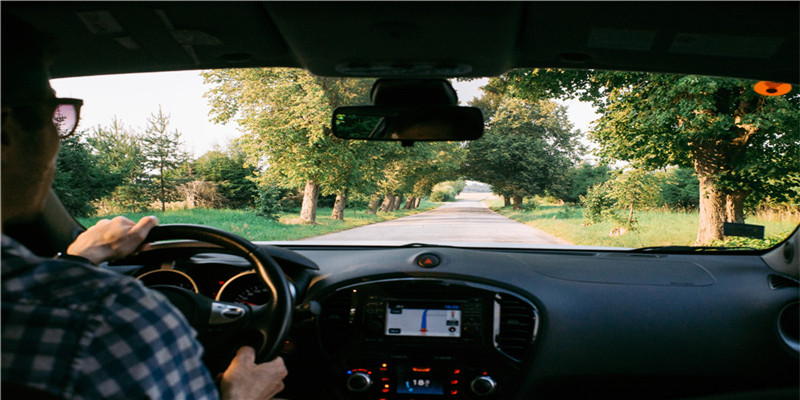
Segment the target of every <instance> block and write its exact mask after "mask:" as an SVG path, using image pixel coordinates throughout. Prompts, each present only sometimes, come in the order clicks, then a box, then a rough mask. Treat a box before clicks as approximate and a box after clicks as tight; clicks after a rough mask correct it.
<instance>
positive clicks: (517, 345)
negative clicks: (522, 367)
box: [495, 294, 538, 361]
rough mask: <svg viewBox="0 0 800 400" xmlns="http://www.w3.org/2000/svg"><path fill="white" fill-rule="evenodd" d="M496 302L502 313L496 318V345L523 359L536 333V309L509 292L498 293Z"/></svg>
mask: <svg viewBox="0 0 800 400" xmlns="http://www.w3.org/2000/svg"><path fill="white" fill-rule="evenodd" d="M495 302H496V304H497V307H496V309H499V313H500V315H499V318H496V323H497V331H496V336H495V346H496V347H497V349H498V350H500V351H501V352H503V353H504V354H505V355H507V356H509V357H511V358H513V359H514V360H516V361H521V360H522V359H523V357H524V356H525V353H526V352H527V350H528V348H529V347H530V346H531V344H532V343H533V339H534V338H535V335H536V327H537V323H538V321H537V315H536V310H535V309H534V308H533V306H531V305H530V304H528V303H527V302H525V301H523V300H520V299H518V298H516V297H513V296H511V295H508V294H498V295H497V296H496V297H495Z"/></svg>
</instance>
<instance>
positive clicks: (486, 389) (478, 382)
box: [469, 376, 497, 396]
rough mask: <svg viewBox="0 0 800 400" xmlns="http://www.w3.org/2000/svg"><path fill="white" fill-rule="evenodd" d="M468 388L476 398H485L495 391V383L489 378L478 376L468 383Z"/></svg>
mask: <svg viewBox="0 0 800 400" xmlns="http://www.w3.org/2000/svg"><path fill="white" fill-rule="evenodd" d="M469 388H470V389H472V393H475V395H477V396H487V395H490V394H492V393H494V391H495V390H496V389H497V382H495V381H494V379H492V378H491V377H489V376H479V377H477V378H475V379H473V380H472V382H470V384H469Z"/></svg>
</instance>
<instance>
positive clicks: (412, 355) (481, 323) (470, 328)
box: [319, 279, 538, 400]
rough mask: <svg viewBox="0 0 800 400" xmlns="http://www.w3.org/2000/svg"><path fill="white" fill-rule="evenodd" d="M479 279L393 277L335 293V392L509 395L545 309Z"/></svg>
mask: <svg viewBox="0 0 800 400" xmlns="http://www.w3.org/2000/svg"><path fill="white" fill-rule="evenodd" d="M476 286H478V285H473V284H469V285H467V284H460V283H456V282H452V281H448V282H444V281H439V280H433V279H431V280H427V281H420V280H419V279H417V280H414V281H404V280H391V281H381V282H371V283H365V284H358V285H353V286H350V287H347V288H343V289H340V290H339V291H337V292H336V293H335V294H334V295H332V296H329V297H328V298H327V299H326V300H324V301H323V312H322V315H321V316H320V319H319V334H320V339H321V343H322V345H323V350H325V351H326V352H328V353H329V355H331V356H332V358H334V359H337V360H338V361H337V362H336V365H331V366H329V367H330V368H332V369H331V372H333V373H334V376H339V378H336V379H337V381H336V382H338V383H336V382H334V386H335V387H337V389H336V390H335V392H339V394H340V395H341V396H340V397H341V398H354V397H353V396H354V395H358V396H357V398H364V399H373V398H374V399H387V400H388V399H397V400H407V399H422V398H431V399H437V398H459V399H460V398H464V399H469V398H475V397H476V396H478V397H482V398H491V397H494V398H501V397H502V393H503V392H504V390H503V389H502V387H503V386H504V385H505V384H508V383H512V382H513V381H514V380H515V377H516V376H517V374H518V371H519V369H518V367H519V365H517V364H518V363H520V362H522V361H523V359H525V354H527V353H528V351H529V350H530V349H531V345H532V343H533V339H534V337H535V335H536V329H537V327H538V314H537V312H536V308H535V307H534V306H533V304H531V303H530V302H529V301H527V300H524V299H522V298H521V297H519V296H516V295H511V294H509V293H507V292H503V291H500V290H497V289H494V288H490V287H476ZM505 308H508V309H509V310H508V311H511V310H512V309H513V310H514V313H511V312H506V311H505ZM525 309H527V311H524V312H522V313H520V310H525ZM506 326H512V327H513V329H506V328H505V327H506ZM511 332H513V333H514V334H515V335H520V333H521V336H518V337H510V336H509V333H511ZM505 343H507V344H508V345H505ZM512 344H513V345H515V346H519V345H521V347H519V348H517V349H515V348H513V347H511V345H512ZM337 354H339V356H337ZM497 376H500V377H502V378H503V379H502V380H497V381H496V380H495V379H494V378H493V377H497ZM498 396H499V397H498Z"/></svg>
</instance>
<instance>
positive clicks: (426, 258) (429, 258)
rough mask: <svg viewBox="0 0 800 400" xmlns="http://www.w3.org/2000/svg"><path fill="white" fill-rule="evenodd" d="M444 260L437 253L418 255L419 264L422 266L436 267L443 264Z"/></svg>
mask: <svg viewBox="0 0 800 400" xmlns="http://www.w3.org/2000/svg"><path fill="white" fill-rule="evenodd" d="M441 262H442V260H441V259H440V258H439V256H437V255H435V254H430V253H426V254H421V255H420V256H419V257H417V265H419V266H420V267H422V268H434V267H436V266H438V265H439V264H441Z"/></svg>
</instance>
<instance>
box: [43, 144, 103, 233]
mask: <svg viewBox="0 0 800 400" xmlns="http://www.w3.org/2000/svg"><path fill="white" fill-rule="evenodd" d="M80 136H81V135H75V136H72V137H69V138H67V139H64V140H63V141H62V142H61V148H59V150H58V159H57V160H56V170H57V173H56V176H55V180H54V181H53V190H55V192H56V194H57V195H58V197H59V199H61V203H62V204H64V207H65V208H66V209H67V210H68V211H69V212H70V214H72V216H74V217H88V216H90V215H92V214H94V213H95V210H96V207H95V206H94V205H93V204H92V202H94V201H97V200H99V199H100V198H102V197H104V196H107V195H108V194H110V193H111V191H113V190H114V188H115V187H116V185H115V179H113V176H111V174H110V173H109V172H108V171H107V170H105V169H104V168H103V167H102V166H101V165H100V164H99V163H98V162H97V156H96V155H94V154H92V152H91V147H90V146H89V145H88V144H87V143H86V142H85V141H83V140H81V139H80Z"/></svg>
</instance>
